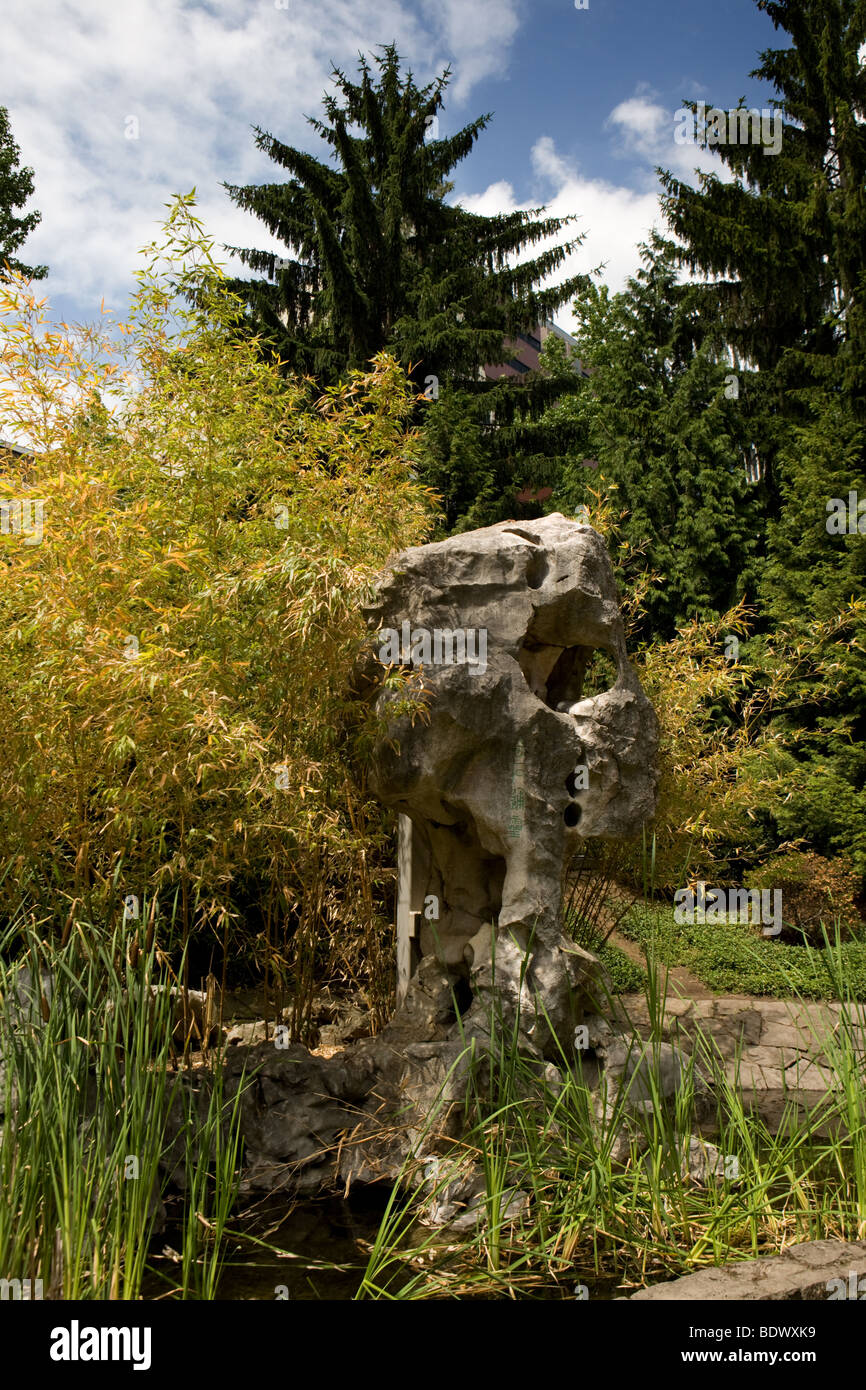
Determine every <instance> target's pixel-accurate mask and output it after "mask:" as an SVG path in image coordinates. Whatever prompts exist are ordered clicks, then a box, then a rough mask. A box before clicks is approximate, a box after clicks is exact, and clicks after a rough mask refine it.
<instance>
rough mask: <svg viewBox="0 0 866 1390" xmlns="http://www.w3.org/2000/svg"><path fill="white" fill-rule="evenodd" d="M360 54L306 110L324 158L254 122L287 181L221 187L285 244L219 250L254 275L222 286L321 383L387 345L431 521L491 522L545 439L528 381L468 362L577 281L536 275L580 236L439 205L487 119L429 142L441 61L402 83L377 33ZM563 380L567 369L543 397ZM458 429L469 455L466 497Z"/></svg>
mask: <svg viewBox="0 0 866 1390" xmlns="http://www.w3.org/2000/svg"><path fill="white" fill-rule="evenodd" d="M375 65H376V68H377V69H378V71H376V72H374V71H373V69H372V68H371V67H370V65H369V64H368V63H367V61H366V60H365V59H364V58H363V57H362V58H361V59H360V62H359V67H360V80H359V81H358V82H352V81H350V80H349V78H348V77H347V76H346V75H345V74H344V73H342V72H340V71H339V70H337V69H334V72H333V76H334V80H335V84H336V87H337V93H336V94H335V95H326V96H325V97H324V108H325V119H324V120H319V119H314V118H310V117H308V120H309V122H310V125H311V126H312V128H313V130H314V131H315V132H316V133H317V134H318V135H319V136H320V137H321V138H322V139H323V140H324V141H325V142H326V143H327V144H328V145H330V147H331V150H332V152H333V165H331V164H327V163H325V162H323V161H322V160H319V159H317V158H316V157H315V156H313V155H310V154H307V153H306V152H305V151H303V150H299V149H295V148H292V147H290V146H288V145H285V144H283V142H282V141H280V140H279V139H278V138H277V137H276V136H274V135H272V134H269V133H266V132H264V131H262V130H258V129H257V130H256V143H257V144H258V146H259V148H260V149H262V150H264V151H265V152H266V153H267V154H268V156H269V157H270V158H271V159H272V160H273V161H274V163H275V164H276V165H278V166H279V167H280V168H281V169H283V170H285V171H286V172H287V173H288V175H289V177H288V178H287V179H285V180H284V181H281V182H275V183H269V184H264V185H255V186H246V187H239V186H235V185H226V188H227V190H228V192H229V195H230V197H231V198H232V200H233V201H234V202H235V203H236V204H237V206H238V207H242V208H244V209H246V210H247V211H250V212H252V213H254V214H255V215H256V216H257V217H258V218H259V219H260V220H261V221H262V222H263V223H264V225H265V226H266V227H267V228H268V230H269V231H270V233H271V235H272V236H273V237H274V238H275V239H277V240H279V241H281V242H282V244H283V246H284V248H285V253H286V254H285V255H284V256H282V257H277V256H275V254H274V253H272V252H266V251H260V250H254V249H249V248H239V247H230V248H226V249H227V250H232V251H234V252H235V253H236V254H237V255H238V256H239V258H240V259H241V261H242V262H243V263H244V264H245V265H247V266H248V267H249V268H250V269H251V270H253V271H255V272H256V273H257V274H256V278H254V279H248V280H245V279H236V280H235V281H234V282H232V286H231V287H232V288H233V289H234V290H235V292H236V293H238V294H240V295H241V297H242V298H243V299H244V301H245V302H246V304H247V306H248V322H249V326H250V328H251V329H252V330H254V331H255V332H257V333H258V334H259V335H260V336H261V337H262V339H263V341H264V342H265V343H266V345H267V346H268V348H269V349H270V350H272V351H273V352H275V353H276V354H277V355H278V356H279V358H280V359H281V360H282V362H283V363H284V364H285V368H286V370H287V371H291V372H302V373H308V374H310V375H312V376H314V377H315V378H316V379H317V380H318V381H319V382H320V383H321V384H323V385H326V384H328V383H331V382H334V381H336V380H339V379H340V378H341V377H342V376H343V375H344V374H345V372H346V371H347V370H349V369H350V368H357V367H363V366H365V365H366V363H367V362H368V361H369V360H370V358H371V357H372V356H373V355H374V353H376V352H379V351H381V350H383V349H387V350H389V351H391V352H393V353H394V355H395V356H396V357H397V359H398V361H400V362H401V363H402V365H403V366H404V367H406V368H407V369H408V370H410V372H411V374H412V376H413V379H414V381H415V383H416V385H417V387H418V391H419V394H423V395H424V396H426V398H427V401H428V402H429V405H428V406H427V407H426V413H427V414H428V415H429V416H430V425H431V433H430V436H429V448H427V449H425V451H424V457H423V459H422V461H421V468H422V471H423V473H424V478H425V481H427V482H433V481H435V482H436V483H437V485H438V486H439V488H440V489H441V492H442V494H443V501H444V505H445V510H446V516H447V517H448V524H449V526H450V525H454V524H458V523H460V522H462V523H463V524H465V522H466V516H467V513H471V514H472V517H473V518H474V519H475V520H474V523H473V524H482V523H483V522H484V521H489V520H498V519H499V518H500V516H501V515H505V516H508V515H511V514H513V509H514V506H515V503H514V496H513V495H514V491H515V487H519V486H520V483H521V481H529V480H530V476H531V474H532V472H533V469H536V471H537V462H538V460H539V459H541V460H546V461H547V464H548V466H551V460H552V459H553V457H554V455H555V451H556V449H557V448H558V447H559V441H557V440H556V439H554V438H553V437H552V436H551V435H550V434H549V433H548V434H545V432H544V431H543V429H541V428H540V426H539V424H538V421H539V417H540V416H541V414H542V413H543V411H544V410H545V408H546V407H547V406H548V405H549V404H550V402H551V400H552V399H553V398H554V395H555V391H554V384H553V383H552V382H551V381H550V380H548V379H544V378H542V377H535V376H534V375H533V379H532V380H531V381H529V382H522V381H517V380H515V379H514V378H510V377H508V378H504V379H500V380H497V381H492V380H487V379H485V377H484V373H483V368H484V367H485V366H487V365H492V364H502V363H505V362H507V361H508V360H509V359H510V358H511V357H512V355H513V347H509V346H508V343H509V341H510V340H514V339H516V338H517V337H518V335H520V334H524V333H527V332H530V331H532V330H533V329H535V328H536V326H537V325H538V324H539V323H541V322H543V321H545V320H548V319H551V318H552V317H553V315H554V313H555V312H556V310H557V309H558V308H559V307H560V306H561V305H562V304H564V303H566V302H567V301H568V300H569V299H570V298H572V296H573V295H574V294H575V293H576V292H577V290H578V289H579V287H580V286H581V285H582V284H583V283H584V281H585V277H583V276H579V275H578V276H572V277H570V278H569V279H567V280H565V281H564V282H563V283H561V284H559V285H556V286H554V287H550V286H547V287H545V285H546V282H547V281H548V279H549V278H550V277H551V276H552V275H553V274H554V273H555V272H556V270H557V269H558V268H559V267H560V266H561V264H562V263H563V261H564V259H565V258H566V256H567V255H568V254H569V253H570V252H571V251H573V250H574V249H575V247H576V246H577V245H579V243H580V241H581V240H582V238H581V237H580V236H575V237H573V238H572V239H571V240H566V241H561V240H560V241H558V242H557V241H556V240H555V239H556V238H559V237H561V236H562V235H563V232H564V230H565V229H566V228H567V226H568V225H569V224H570V223H571V222H573V221H574V220H575V218H573V217H566V218H560V217H549V216H547V215H546V210H545V209H544V208H536V209H532V210H530V211H520V212H513V213H504V214H501V215H499V216H493V217H487V216H482V215H480V214H477V213H472V212H469V211H467V210H466V209H464V208H461V207H458V206H454V205H452V204H450V203H448V202H447V201H446V199H447V194H448V192H449V191H450V188H451V184H450V182H449V175H450V174H451V172H452V171H453V170H454V168H455V166H456V165H457V164H458V163H459V162H460V161H461V160H463V159H464V158H465V157H466V156H467V155H468V154H469V153H470V151H471V150H472V148H473V146H474V145H475V142H476V141H477V139H478V137H479V136H480V134H481V132H482V131H483V130H484V128H485V127H486V126H487V124H488V122H489V120H490V119H491V118H490V116H489V115H484V116H480V117H478V118H477V119H476V120H474V121H472V122H470V123H469V124H468V125H466V126H464V127H463V128H462V129H461V130H459V131H457V132H456V133H455V134H453V135H447V136H445V135H443V136H441V137H440V136H439V132H438V128H437V126H438V120H439V115H438V113H439V111H440V110H441V108H442V105H443V100H444V93H445V90H446V87H447V85H448V81H449V77H450V72H449V70H448V69H446V70H445V72H443V73H442V74H441V75H440V76H439V77H438V78H437V79H436V80H435V81H433V82H431V83H429V84H428V85H427V86H425V87H421V88H419V87H418V86H416V84H415V81H414V79H413V77H412V74H411V72H408V73H406V74H405V75H403V74H402V73H401V63H400V57H399V54H398V53H397V51H396V49H395V48H394V46H393V45H389V46H386V47H385V48H384V49H383V50H381V52H380V53H379V55H378V56H377V57H376V58H375ZM544 243H548V244H547V245H546V246H545V245H544ZM550 243H553V244H550ZM531 249H537V254H535V255H531V256H529V257H528V258H526V253H527V250H531ZM574 384H576V377H574V376H573V377H572V379H571V380H570V381H569V382H568V383H566V384H562V383H559V384H558V385H557V386H556V391H559V392H561V391H562V390H564V389H566V387H568V388H569V389H571V387H572V386H573V385H574ZM434 417H436V418H435V424H434V423H433V420H434ZM470 439H471V440H473V441H474V442H473V443H472V444H471V449H472V450H474V451H476V452H477V450H478V449H480V448H482V445H483V449H482V452H483V454H484V456H485V459H486V464H484V465H483V466H482V467H481V476H477V470H476V472H475V473H473V478H474V482H473V488H477V490H476V491H473V492H472V493H471V495H467V479H466V477H465V476H464V474H463V468H464V466H465V464H466V457H467V456H466V447H467V446H468V443H469V441H470ZM552 466H554V467H555V465H552ZM482 498H484V499H486V501H484V502H482V500H481V499H482Z"/></svg>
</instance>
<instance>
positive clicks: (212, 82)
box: [0, 0, 518, 317]
mask: <svg viewBox="0 0 866 1390" xmlns="http://www.w3.org/2000/svg"><path fill="white" fill-rule="evenodd" d="M278 3H281V0H219V3H218V4H217V5H213V6H212V5H210V4H207V3H200V0H195V2H194V0H122V3H120V4H118V3H117V0H67V3H65V4H64V5H63V7H62V8H61V7H58V6H57V5H56V3H53V0H7V4H6V6H5V8H4V23H3V45H2V52H0V92H2V100H3V103H4V105H6V106H8V108H9V113H10V121H11V125H12V131H13V135H14V137H15V139H16V140H17V141H18V143H19V145H20V147H21V153H22V162H23V163H25V164H29V165H30V166H32V167H33V169H34V171H35V183H36V194H35V197H34V199H33V205H34V206H36V207H38V208H39V210H40V212H41V213H42V222H41V224H40V226H39V227H38V228H37V229H36V230H35V231H34V232H33V233H32V235H31V236H30V237H29V238H28V241H27V244H26V246H25V247H24V248H23V249H22V251H21V253H20V254H21V255H22V256H23V258H24V259H25V260H27V261H29V262H30V263H31V264H33V263H37V262H40V261H42V262H46V263H47V264H48V265H49V267H50V271H51V275H50V279H49V281H48V282H47V285H46V289H47V291H48V293H49V295H50V296H52V297H54V296H55V295H56V294H58V293H60V294H64V295H68V296H70V297H71V298H72V299H73V300H74V301H75V302H76V303H78V304H81V305H82V306H85V307H84V309H83V311H82V316H83V317H89V316H90V313H91V310H90V306H95V305H98V303H99V300H100V299H101V297H102V296H103V294H104V295H105V296H106V300H107V302H108V303H112V304H113V305H114V306H115V307H117V308H118V309H121V308H123V307H124V304H125V298H126V295H127V293H128V291H129V289H130V286H131V284H132V272H133V270H134V268H135V265H136V253H137V250H138V248H139V247H140V246H142V245H143V244H145V243H146V242H148V241H150V240H151V239H152V238H153V236H154V234H155V232H156V230H157V227H158V224H159V221H160V219H161V217H162V213H163V205H164V204H165V203H167V202H168V201H169V199H170V198H171V196H172V195H173V194H174V193H177V192H187V191H189V189H190V188H192V187H193V186H195V187H196V190H197V195H198V211H199V215H200V216H201V218H202V220H203V221H204V223H205V226H206V228H207V230H208V231H209V232H210V233H211V234H212V235H213V236H214V238H215V240H216V241H217V243H221V242H226V243H228V244H230V245H231V244H238V245H262V246H265V245H267V244H268V243H267V241H266V240H265V239H263V234H262V228H261V224H260V223H259V222H258V221H257V220H256V219H254V218H251V217H249V216H247V215H246V214H243V213H241V212H239V211H238V210H237V209H235V208H234V207H233V205H232V204H231V203H230V202H229V200H228V198H227V196H226V194H225V192H224V191H223V190H222V188H221V187H220V183H221V181H222V180H223V179H225V180H226V181H227V182H230V183H232V182H235V183H246V182H255V181H266V180H267V179H269V178H271V177H272V176H273V174H274V166H273V165H272V164H271V163H270V161H268V160H267V159H266V158H265V156H264V155H263V154H261V153H260V152H259V151H257V150H256V149H255V147H254V145H253V138H252V132H251V130H250V126H251V125H252V124H253V123H256V124H258V125H261V126H263V127H264V128H265V129H268V130H271V131H273V132H274V133H275V134H278V135H279V136H280V138H282V139H284V140H286V141H287V142H288V143H297V144H302V145H305V146H308V144H309V140H310V134H311V132H310V129H309V126H308V125H307V123H306V120H305V119H304V115H305V113H310V114H316V113H318V112H319V110H320V103H321V95H322V92H323V91H324V90H325V89H326V87H327V86H328V80H329V74H330V66H331V62H332V61H333V62H334V63H336V64H337V65H338V66H340V67H342V68H343V70H344V71H347V73H348V75H349V76H354V75H355V72H356V62H357V55H358V53H359V51H363V52H367V53H368V54H370V53H371V51H372V49H373V48H374V47H376V46H378V45H379V44H381V43H383V42H391V41H394V42H395V43H396V44H397V47H398V49H399V50H400V52H401V54H402V55H403V56H404V57H405V59H406V60H407V62H408V63H409V64H410V65H411V66H412V67H413V70H414V71H415V74H416V79H417V80H418V81H429V80H430V78H431V77H433V76H435V75H436V74H437V73H438V72H439V71H440V70H441V69H442V68H443V67H445V65H446V64H447V63H449V62H450V63H451V65H452V69H453V78H452V83H451V86H450V88H449V93H448V95H449V97H451V99H453V100H455V101H457V100H461V99H463V98H465V97H466V96H468V95H469V93H470V92H471V89H472V87H473V85H474V84H476V83H477V82H478V81H480V80H481V79H482V78H484V77H486V76H489V75H490V74H491V73H499V72H501V71H502V69H503V66H504V64H505V63H506V61H507V56H508V50H509V46H510V45H511V43H512V40H513V38H514V35H515V33H516V31H517V27H518V19H517V0H474V3H473V4H472V5H467V4H465V0H444V3H437V4H436V5H430V6H416V5H414V4H411V3H409V0H316V3H315V4H308V3H304V4H301V3H299V0H285V8H277V5H278ZM129 117H135V119H136V121H137V122H138V128H137V131H138V138H137V139H130V138H127V135H126V134H125V132H126V131H127V130H134V127H133V126H132V125H131V123H129V122H128V118H129ZM274 249H276V246H275V245H274Z"/></svg>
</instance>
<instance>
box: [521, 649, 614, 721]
mask: <svg viewBox="0 0 866 1390" xmlns="http://www.w3.org/2000/svg"><path fill="white" fill-rule="evenodd" d="M517 659H518V661H519V663H520V669H521V671H522V672H523V675H524V678H525V680H526V684H527V685H528V686H529V688H530V690H531V691H532V693H533V695H535V696H536V697H537V698H538V699H539V700H542V701H543V702H544V703H545V704H546V705H547V706H548V708H549V709H560V708H561V707H563V708H565V709H567V708H568V707H569V706H570V705H574V704H576V703H577V701H578V700H586V699H589V698H590V697H591V696H594V695H601V694H602V693H603V692H604V691H605V690H610V689H611V687H612V686H614V685H615V684H616V662H615V660H614V658H613V656H612V655H611V654H610V652H607V651H605V650H603V649H602V648H596V647H554V646H551V645H549V644H547V643H544V642H537V641H534V640H533V638H532V636H531V634H527V636H526V637H525V638H524V640H523V645H522V646H521V648H520V651H519V653H518V658H517Z"/></svg>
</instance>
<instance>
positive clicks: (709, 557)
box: [549, 234, 765, 640]
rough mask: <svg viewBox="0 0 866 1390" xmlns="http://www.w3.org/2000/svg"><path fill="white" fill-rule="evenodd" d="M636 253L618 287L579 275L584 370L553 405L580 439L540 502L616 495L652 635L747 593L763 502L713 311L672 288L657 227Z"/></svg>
mask: <svg viewBox="0 0 866 1390" xmlns="http://www.w3.org/2000/svg"><path fill="white" fill-rule="evenodd" d="M642 258H643V261H644V268H643V269H641V270H640V271H638V273H637V275H636V276H635V277H633V278H632V279H631V280H629V282H628V288H627V289H626V291H624V292H623V293H622V294H617V295H614V296H613V297H611V296H610V295H609V293H608V290H607V287H606V286H601V287H598V286H596V285H593V284H588V285H587V287H586V288H585V290H584V291H583V293H582V294H581V295H580V297H579V298H578V300H577V302H576V303H575V312H576V314H577V315H578V318H579V323H580V326H579V329H578V331H577V339H578V349H577V350H578V353H579V356H580V359H581V361H583V362H584V363H585V364H586V365H587V367H588V368H589V370H590V376H589V378H588V379H587V380H584V381H582V382H580V384H579V389H578V390H577V392H576V393H575V394H573V395H570V396H565V397H563V398H562V399H561V400H560V401H559V402H558V403H557V404H556V405H555V406H554V407H552V409H551V412H550V416H549V422H550V424H552V425H556V426H558V427H559V428H560V430H566V429H570V430H571V432H572V434H573V435H574V436H575V437H576V440H577V447H575V448H574V449H573V451H572V452H571V453H570V455H569V461H568V463H567V464H566V466H565V468H564V470H563V473H562V476H561V479H560V482H559V486H558V488H557V490H556V491H555V493H554V497H553V499H552V501H551V504H550V505H551V507H556V508H558V509H560V510H563V511H565V512H567V513H571V514H573V513H574V512H575V511H576V509H577V508H578V506H580V505H582V504H586V503H587V502H588V501H589V497H590V489H592V488H599V489H601V490H602V491H605V492H607V493H609V494H610V495H611V496H615V500H616V503H617V505H619V506H621V507H622V509H623V511H624V513H625V515H624V517H623V519H622V522H621V525H620V533H621V536H622V540H623V541H624V542H626V543H627V544H628V546H629V552H628V556H627V559H626V558H625V557H623V556H621V557H620V559H621V580H622V583H623V584H624V585H625V586H626V587H631V586H633V585H634V584H635V583H637V582H638V581H645V580H650V583H649V584H648V585H647V587H646V591H645V595H644V598H643V604H642V614H641V621H640V624H639V627H638V635H639V636H640V637H642V638H644V639H645V640H649V639H650V638H652V637H661V638H667V637H672V636H673V634H674V632H675V631H676V629H677V627H678V626H680V625H682V624H685V623H687V622H690V621H692V620H694V619H697V620H701V621H702V620H707V619H713V618H717V617H719V616H721V614H723V613H725V612H726V611H727V610H728V609H729V608H730V607H732V606H733V605H734V604H736V603H737V602H738V601H740V600H741V599H743V598H744V597H746V596H747V595H748V596H753V595H754V591H755V586H756V578H755V576H756V561H757V557H758V556H759V554H760V551H761V547H762V538H763V533H764V519H763V514H764V501H765V499H764V497H763V495H762V489H760V488H757V489H756V488H753V487H750V486H749V484H748V483H747V481H746V475H745V467H744V460H745V456H746V452H747V448H748V445H749V442H750V434H749V423H748V418H749V415H748V410H747V408H746V407H747V404H748V402H747V398H746V386H745V377H744V374H740V377H738V380H739V381H740V390H741V394H740V395H739V397H738V398H737V399H733V398H731V397H729V396H728V395H726V391H727V390H732V389H734V388H733V387H731V386H730V382H731V380H732V372H733V369H732V367H731V364H730V362H729V361H728V360H727V356H726V352H725V347H724V343H723V340H722V337H721V334H720V332H719V328H718V323H717V321H716V320H714V319H713V318H712V317H710V316H709V315H708V314H707V313H706V312H703V311H702V308H703V306H702V305H701V301H700V298H699V295H698V292H697V291H696V289H695V288H694V287H693V286H690V285H679V284H677V280H676V269H675V248H674V246H673V245H672V244H671V243H669V242H666V241H664V240H663V239H662V238H661V237H659V236H658V235H656V234H654V235H653V237H652V238H651V241H650V243H649V245H646V246H644V247H642ZM584 458H589V459H592V460H595V462H596V463H597V464H598V469H597V471H595V470H591V469H588V468H587V467H586V466H584V464H583V459H584Z"/></svg>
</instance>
